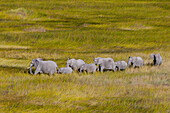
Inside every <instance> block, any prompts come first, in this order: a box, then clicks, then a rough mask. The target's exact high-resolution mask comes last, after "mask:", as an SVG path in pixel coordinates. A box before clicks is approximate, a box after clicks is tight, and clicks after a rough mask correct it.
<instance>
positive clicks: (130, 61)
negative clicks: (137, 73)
mask: <svg viewBox="0 0 170 113" xmlns="http://www.w3.org/2000/svg"><path fill="white" fill-rule="evenodd" d="M131 64H133V59H132V57H131V56H129V59H128V67H129V66H130V65H131Z"/></svg>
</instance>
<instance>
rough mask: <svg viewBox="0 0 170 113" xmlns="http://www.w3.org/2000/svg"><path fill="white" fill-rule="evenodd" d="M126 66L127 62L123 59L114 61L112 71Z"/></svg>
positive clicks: (123, 68)
mask: <svg viewBox="0 0 170 113" xmlns="http://www.w3.org/2000/svg"><path fill="white" fill-rule="evenodd" d="M126 67H127V63H126V62H125V61H116V62H114V71H116V70H119V71H120V70H125V69H126Z"/></svg>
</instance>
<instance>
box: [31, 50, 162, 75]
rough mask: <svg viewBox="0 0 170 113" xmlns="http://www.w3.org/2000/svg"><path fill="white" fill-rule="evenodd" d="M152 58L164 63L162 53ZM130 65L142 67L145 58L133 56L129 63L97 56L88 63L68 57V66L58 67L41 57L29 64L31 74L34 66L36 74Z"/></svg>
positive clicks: (99, 69)
mask: <svg viewBox="0 0 170 113" xmlns="http://www.w3.org/2000/svg"><path fill="white" fill-rule="evenodd" d="M150 58H151V59H152V60H153V64H154V65H158V66H159V65H161V63H162V57H161V56H160V54H159V53H158V54H153V53H152V54H150ZM130 65H132V66H133V68H135V67H142V66H143V60H142V58H141V57H131V56H129V58H128V63H126V62H125V61H116V62H114V60H113V59H112V58H101V57H97V58H94V60H93V63H91V64H86V63H85V62H84V61H83V60H81V59H78V60H76V59H67V62H66V67H62V68H58V66H57V64H56V63H55V62H53V61H43V60H42V59H41V58H37V59H33V60H32V61H31V63H30V65H29V71H30V74H33V73H32V67H33V66H34V68H35V72H34V75H36V74H38V73H39V74H42V73H44V74H49V75H52V74H55V73H59V74H71V73H72V72H73V70H74V71H79V72H80V73H81V72H85V73H86V72H87V73H95V72H96V71H100V72H103V70H112V71H114V72H115V71H117V70H118V71H120V70H125V69H126V68H127V67H129V66H130Z"/></svg>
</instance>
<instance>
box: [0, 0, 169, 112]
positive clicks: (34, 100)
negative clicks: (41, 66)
mask: <svg viewBox="0 0 170 113" xmlns="http://www.w3.org/2000/svg"><path fill="white" fill-rule="evenodd" d="M169 3H170V2H169V1H168V0H126V1H125V0H119V1H117V0H105V1H102V0H99V1H96V0H93V1H90V0H85V1H69V0H64V1H63V0H62V1H56V0H50V1H48V2H47V1H42V0H36V1H33V0H29V1H23V0H17V1H13V0H1V1H0V111H2V112H161V113H162V112H167V113H168V112H169V111H170V106H169V105H170V103H169V99H170V98H169V97H170V91H169V75H170V71H169V66H170V62H169V60H170V53H169V50H170V47H169V43H170V38H169V37H170V34H169V30H170V28H169V9H170V7H169ZM150 53H160V54H161V56H162V58H163V63H162V65H161V66H151V62H152V60H151V59H150V58H149V54H150ZM129 56H141V57H142V58H143V60H144V66H143V67H142V68H136V69H132V68H127V69H126V70H125V71H123V72H112V71H108V72H104V73H99V72H97V73H96V74H80V73H77V72H74V73H73V74H71V75H59V74H56V75H53V76H48V75H45V74H41V75H36V76H32V75H30V74H28V70H27V67H28V66H29V63H30V61H31V60H32V59H33V58H43V59H44V60H53V61H55V62H56V63H57V65H58V66H59V67H64V66H65V64H66V59H67V58H68V57H69V58H76V59H79V58H80V59H83V60H84V61H85V62H86V63H92V62H93V59H94V58H95V57H111V58H113V59H114V61H118V60H125V61H127V60H128V57H129Z"/></svg>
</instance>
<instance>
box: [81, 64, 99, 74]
mask: <svg viewBox="0 0 170 113" xmlns="http://www.w3.org/2000/svg"><path fill="white" fill-rule="evenodd" d="M96 69H97V66H96V65H95V64H94V63H92V64H83V65H82V66H81V68H80V72H82V71H84V72H87V73H91V72H92V73H95V72H96Z"/></svg>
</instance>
